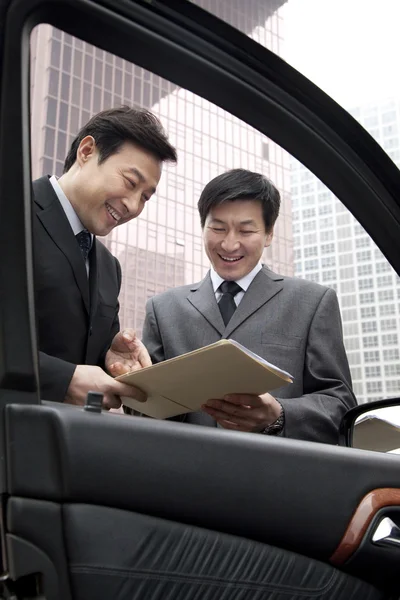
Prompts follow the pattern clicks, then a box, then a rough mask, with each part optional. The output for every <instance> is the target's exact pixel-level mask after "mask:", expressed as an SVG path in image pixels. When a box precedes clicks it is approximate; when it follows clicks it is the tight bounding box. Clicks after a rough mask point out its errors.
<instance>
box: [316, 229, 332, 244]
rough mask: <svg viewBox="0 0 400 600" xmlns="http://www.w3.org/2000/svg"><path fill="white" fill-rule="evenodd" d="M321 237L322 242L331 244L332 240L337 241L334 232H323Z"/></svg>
mask: <svg viewBox="0 0 400 600" xmlns="http://www.w3.org/2000/svg"><path fill="white" fill-rule="evenodd" d="M319 237H320V240H321V242H330V241H331V240H333V239H335V235H334V233H333V231H321V233H320V234H319Z"/></svg>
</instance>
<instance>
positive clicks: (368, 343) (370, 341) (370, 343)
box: [363, 335, 379, 348]
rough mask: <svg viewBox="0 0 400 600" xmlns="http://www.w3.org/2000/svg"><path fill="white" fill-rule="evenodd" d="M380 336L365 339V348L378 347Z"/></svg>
mask: <svg viewBox="0 0 400 600" xmlns="http://www.w3.org/2000/svg"><path fill="white" fill-rule="evenodd" d="M378 344H379V341H378V336H377V335H368V336H366V337H363V345H364V347H365V348H375V347H376V346H378Z"/></svg>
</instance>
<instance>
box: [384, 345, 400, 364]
mask: <svg viewBox="0 0 400 600" xmlns="http://www.w3.org/2000/svg"><path fill="white" fill-rule="evenodd" d="M383 359H384V360H385V361H389V360H400V353H399V349H398V348H389V349H388V350H384V351H383Z"/></svg>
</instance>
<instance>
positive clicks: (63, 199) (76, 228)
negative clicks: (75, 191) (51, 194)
mask: <svg viewBox="0 0 400 600" xmlns="http://www.w3.org/2000/svg"><path fill="white" fill-rule="evenodd" d="M50 183H51V185H52V186H53V189H54V191H55V193H56V194H57V198H58V199H59V201H60V204H61V206H62V207H63V209H64V212H65V216H66V217H67V219H68V222H69V224H70V225H71V228H72V231H73V232H74V235H75V236H76V235H78V233H80V232H81V231H82V230H83V229H85V227H84V226H83V225H82V222H81V220H80V218H79V217H78V215H77V214H76V212H75V209H74V207H73V206H72V204H71V202H70V201H69V200H68V198H67V196H66V195H65V194H64V192H63V190H62V188H61V186H60V184H59V183H58V181H57V177H56V176H55V175H52V176H51V177H50ZM90 237H91V240H92V244H93V234H92V233H91V234H90ZM85 264H86V273H87V274H88V276H89V258H87V259H86V260H85Z"/></svg>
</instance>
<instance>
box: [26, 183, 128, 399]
mask: <svg viewBox="0 0 400 600" xmlns="http://www.w3.org/2000/svg"><path fill="white" fill-rule="evenodd" d="M33 194H34V215H33V244H34V266H35V300H36V316H37V331H38V342H39V343H38V345H39V361H40V388H41V398H42V399H46V400H54V401H60V402H62V401H63V400H64V398H65V394H66V391H67V389H68V386H69V383H70V381H71V378H72V375H73V373H74V370H75V367H76V365H77V364H88V365H99V366H103V365H104V358H105V354H106V352H107V350H108V348H109V347H110V344H111V341H112V339H113V337H114V335H115V334H116V333H117V332H118V330H119V320H118V309H119V304H118V294H119V290H120V286H121V267H120V265H119V262H118V260H117V259H116V258H115V257H113V256H112V254H111V253H110V252H109V251H108V250H107V248H106V247H105V246H104V245H103V244H102V243H101V242H99V241H98V240H96V238H95V239H94V241H93V246H92V249H91V251H90V255H89V261H90V277H89V278H88V276H87V272H86V267H85V263H84V260H83V257H82V254H81V251H80V248H79V245H78V243H77V241H76V239H75V236H74V233H73V231H72V228H71V226H70V224H69V222H68V219H67V217H66V215H65V212H64V210H63V208H62V206H61V204H60V202H59V200H58V198H57V195H56V193H55V192H54V189H53V187H52V185H51V183H50V181H49V178H48V177H41V178H40V179H38V180H36V181H34V182H33Z"/></svg>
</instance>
